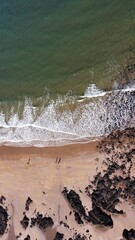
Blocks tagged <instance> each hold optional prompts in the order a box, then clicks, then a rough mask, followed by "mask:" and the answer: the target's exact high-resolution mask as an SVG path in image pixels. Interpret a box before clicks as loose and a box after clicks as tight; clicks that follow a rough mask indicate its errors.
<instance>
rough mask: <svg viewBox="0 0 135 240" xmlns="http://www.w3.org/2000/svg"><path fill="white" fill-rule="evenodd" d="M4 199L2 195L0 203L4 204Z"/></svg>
mask: <svg viewBox="0 0 135 240" xmlns="http://www.w3.org/2000/svg"><path fill="white" fill-rule="evenodd" d="M5 200H6V198H5V197H4V196H3V195H2V196H1V197H0V203H1V204H4V201H5Z"/></svg>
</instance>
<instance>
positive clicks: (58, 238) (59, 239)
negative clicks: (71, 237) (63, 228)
mask: <svg viewBox="0 0 135 240" xmlns="http://www.w3.org/2000/svg"><path fill="white" fill-rule="evenodd" d="M63 237H64V234H63V233H59V232H57V233H56V236H55V238H54V240H62V239H63Z"/></svg>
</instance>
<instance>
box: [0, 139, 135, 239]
mask: <svg viewBox="0 0 135 240" xmlns="http://www.w3.org/2000/svg"><path fill="white" fill-rule="evenodd" d="M96 146H97V142H96V141H95V142H90V143H85V144H80V143H79V144H78V143H77V144H73V145H69V146H62V147H50V148H49V147H48V148H32V147H31V148H30V147H29V148H19V147H17V148H16V147H0V189H1V191H0V194H1V195H4V196H5V197H6V201H5V204H4V206H7V207H8V212H9V215H10V216H11V220H10V221H9V223H10V226H9V224H8V233H6V234H4V235H3V236H2V237H1V239H2V240H6V239H8V240H15V239H16V238H15V236H18V235H19V233H21V234H22V235H21V237H20V238H19V240H23V239H25V237H26V236H27V235H28V234H29V235H30V237H31V238H30V239H31V240H36V239H37V240H44V239H47V240H53V239H54V237H55V234H56V232H57V231H58V232H60V233H64V235H65V237H64V239H69V238H70V237H72V236H73V235H74V233H75V231H77V233H85V234H86V230H87V229H88V230H89V234H88V235H86V236H87V239H93V240H103V239H104V240H117V239H118V240H120V239H122V231H123V229H124V228H127V229H130V228H134V227H135V210H134V209H133V207H132V204H131V205H129V204H128V203H126V202H123V201H122V202H121V204H119V206H118V207H117V209H123V210H124V211H125V210H126V214H125V215H124V216H123V215H118V216H115V215H113V216H112V218H113V221H114V227H113V228H101V227H97V226H93V225H92V224H90V223H86V224H84V225H78V224H77V223H76V222H75V220H74V216H73V214H71V215H70V211H71V208H70V206H69V204H68V202H67V201H66V200H65V199H64V197H63V195H62V194H61V191H62V190H63V188H64V187H67V188H68V189H69V190H70V189H74V190H75V191H76V192H77V193H79V195H80V197H81V200H82V202H83V205H84V206H86V207H87V208H88V209H90V208H91V201H90V198H89V197H88V196H87V195H86V194H85V192H84V190H85V187H86V186H87V185H88V184H89V183H90V180H92V179H93V176H94V175H95V174H96V173H97V172H99V171H103V169H104V168H105V166H104V165H103V164H102V162H103V160H104V158H105V153H99V151H98V150H97V148H96ZM96 158H99V160H98V159H96ZM59 160H60V163H59V164H58V161H59ZM133 174H134V170H133ZM80 189H81V191H82V192H80ZM28 197H30V198H31V199H32V200H33V203H32V204H31V205H30V210H29V211H27V216H28V217H30V218H31V217H33V216H34V211H35V209H36V211H37V212H38V211H39V212H40V213H43V214H47V216H50V217H51V218H52V219H53V221H54V226H53V228H52V229H47V231H46V232H43V231H41V230H40V229H39V228H38V227H37V226H35V227H33V228H30V226H28V228H27V229H26V230H24V229H23V228H22V226H21V224H20V220H21V219H22V218H23V212H26V211H25V202H26V199H27V198H28ZM66 216H67V219H66ZM60 221H64V222H65V223H67V224H68V225H69V229H68V228H65V227H64V226H63V225H60V224H59V222H60ZM90 234H91V235H92V238H89V235H90Z"/></svg>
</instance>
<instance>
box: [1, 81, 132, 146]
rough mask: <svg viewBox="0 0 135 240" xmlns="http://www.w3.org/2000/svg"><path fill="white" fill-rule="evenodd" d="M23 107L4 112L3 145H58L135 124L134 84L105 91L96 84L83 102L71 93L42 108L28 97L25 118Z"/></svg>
mask: <svg viewBox="0 0 135 240" xmlns="http://www.w3.org/2000/svg"><path fill="white" fill-rule="evenodd" d="M19 106H20V103H19V102H18V107H17V110H16V111H15V109H14V107H12V110H11V113H10V116H9V115H8V117H7V113H4V111H1V113H0V144H1V145H13V146H40V147H43V146H58V145H63V144H69V143H74V141H89V140H90V139H91V138H96V137H99V136H103V135H106V134H109V133H111V132H112V131H113V130H118V129H125V128H127V127H135V88H134V86H132V87H127V88H125V89H121V90H116V91H111V92H103V91H100V90H99V89H97V88H96V86H94V85H92V86H89V88H88V89H87V90H86V92H85V94H84V96H83V98H82V100H81V101H79V100H77V99H76V98H75V97H73V96H69V95H67V96H65V97H64V98H61V97H59V98H58V99H57V100H56V101H54V100H52V101H50V103H49V104H48V105H46V104H45V103H44V100H42V104H41V106H40V107H39V106H38V107H35V106H34V105H33V104H32V101H31V100H30V99H28V98H26V99H25V103H24V107H23V113H22V115H21V117H20V115H19V111H20V110H19V109H20V108H19ZM21 111H22V109H21Z"/></svg>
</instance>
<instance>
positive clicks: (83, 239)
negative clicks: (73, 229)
mask: <svg viewBox="0 0 135 240" xmlns="http://www.w3.org/2000/svg"><path fill="white" fill-rule="evenodd" d="M74 240H87V238H86V236H81V235H80V234H77V236H75V238H74Z"/></svg>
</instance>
